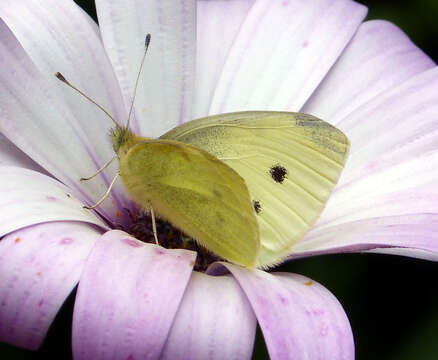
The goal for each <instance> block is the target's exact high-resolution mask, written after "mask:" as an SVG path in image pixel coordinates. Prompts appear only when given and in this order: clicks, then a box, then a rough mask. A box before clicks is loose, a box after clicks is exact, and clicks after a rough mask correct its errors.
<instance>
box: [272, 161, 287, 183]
mask: <svg viewBox="0 0 438 360" xmlns="http://www.w3.org/2000/svg"><path fill="white" fill-rule="evenodd" d="M269 173H270V174H271V177H272V178H273V179H274V181H275V182H278V183H280V184H281V183H282V182H283V181H284V179H285V178H286V176H287V170H286V168H285V167H283V166H281V165H274V166H273V167H271V168H270V169H269Z"/></svg>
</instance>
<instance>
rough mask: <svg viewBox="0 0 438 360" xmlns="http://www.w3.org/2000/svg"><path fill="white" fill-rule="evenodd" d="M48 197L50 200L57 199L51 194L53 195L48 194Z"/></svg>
mask: <svg viewBox="0 0 438 360" xmlns="http://www.w3.org/2000/svg"><path fill="white" fill-rule="evenodd" d="M46 199H47V200H49V201H56V200H57V199H56V197H54V196H51V195H48V196H46Z"/></svg>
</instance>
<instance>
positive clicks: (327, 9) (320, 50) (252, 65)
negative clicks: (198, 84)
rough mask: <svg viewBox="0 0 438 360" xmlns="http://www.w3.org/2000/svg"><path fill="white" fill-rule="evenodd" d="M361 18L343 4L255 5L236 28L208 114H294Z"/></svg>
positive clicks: (263, 0)
mask: <svg viewBox="0 0 438 360" xmlns="http://www.w3.org/2000/svg"><path fill="white" fill-rule="evenodd" d="M365 15H366V8H365V7H364V6H362V5H360V4H358V3H355V2H353V1H349V0H340V1H332V0H311V1H289V0H284V1H271V0H258V1H256V2H255V4H254V5H253V7H252V8H251V11H250V12H249V13H248V16H247V17H246V19H245V21H244V23H243V24H242V26H241V28H240V32H239V34H238V35H237V37H236V39H235V41H234V43H233V46H232V48H231V51H230V54H229V57H228V58H227V61H226V64H225V66H224V69H223V71H222V76H221V78H220V80H219V83H218V85H217V88H216V91H215V94H214V98H213V102H212V105H211V107H210V113H222V112H229V111H240V110H292V111H298V110H299V109H300V108H301V107H302V106H303V104H304V103H305V102H306V100H307V99H308V98H309V97H310V95H311V94H312V93H313V91H314V90H315V89H316V87H317V86H318V85H319V83H320V82H321V80H322V79H323V78H324V76H325V75H326V74H327V72H328V71H329V69H330V68H331V67H332V65H333V64H334V63H335V61H336V60H337V58H338V57H339V56H340V54H341V53H342V51H343V50H344V48H345V46H346V45H347V43H348V42H349V41H350V39H351V38H352V36H353V35H354V33H355V32H356V30H357V28H358V26H359V24H360V23H361V22H362V20H363V18H364V17H365Z"/></svg>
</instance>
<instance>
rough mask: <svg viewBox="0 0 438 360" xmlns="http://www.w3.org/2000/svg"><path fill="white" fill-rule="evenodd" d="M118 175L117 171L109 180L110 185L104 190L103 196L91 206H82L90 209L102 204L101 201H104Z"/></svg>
mask: <svg viewBox="0 0 438 360" xmlns="http://www.w3.org/2000/svg"><path fill="white" fill-rule="evenodd" d="M118 177H119V173H117V174H116V175H115V176H114V179H113V180H112V181H111V184H110V186H109V187H108V190H107V191H106V192H105V194H103V196H102V197H101V198H100V199H99V201H98V202H97V203H95V204H94V205H93V206H84V208H85V209H88V210H92V209H95V208H97V207H98V206H99V205H100V204H102V203H103V201H104V200H105V199H106V198H107V197H108V195H109V194H110V192H111V189H112V187H113V186H114V184H115V183H116V180H117V178H118Z"/></svg>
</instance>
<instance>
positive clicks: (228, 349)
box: [161, 272, 257, 360]
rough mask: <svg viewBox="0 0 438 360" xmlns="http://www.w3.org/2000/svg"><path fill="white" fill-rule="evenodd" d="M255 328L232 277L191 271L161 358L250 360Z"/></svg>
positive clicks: (243, 295)
mask: <svg viewBox="0 0 438 360" xmlns="http://www.w3.org/2000/svg"><path fill="white" fill-rule="evenodd" d="M256 325H257V322H256V318H255V316H254V313H253V311H252V310H251V305H250V304H249V302H248V300H247V299H246V296H245V294H244V293H243V292H242V289H241V288H240V286H239V285H238V284H237V283H236V281H235V280H234V278H232V277H230V276H208V275H205V274H202V273H198V272H193V274H192V276H191V278H190V282H189V285H188V287H187V290H186V292H185V294H184V298H183V300H182V302H181V305H180V307H179V310H178V313H177V315H176V318H175V321H174V324H173V326H172V330H171V331H170V334H169V337H168V339H167V343H166V346H165V348H164V351H163V353H162V356H161V359H163V360H164V359H172V360H173V359H181V360H183V359H191V360H196V359H199V360H213V359H218V360H221V359H251V356H252V351H253V345H254V336H255V331H256Z"/></svg>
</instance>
